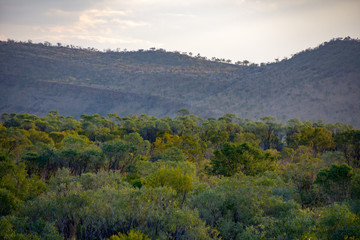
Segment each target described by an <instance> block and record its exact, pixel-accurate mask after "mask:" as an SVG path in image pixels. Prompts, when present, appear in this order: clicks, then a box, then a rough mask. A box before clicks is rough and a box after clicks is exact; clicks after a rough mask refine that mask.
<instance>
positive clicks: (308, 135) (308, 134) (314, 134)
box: [299, 126, 334, 154]
mask: <svg viewBox="0 0 360 240" xmlns="http://www.w3.org/2000/svg"><path fill="white" fill-rule="evenodd" d="M299 134H300V137H299V139H300V140H299V144H300V145H304V146H309V147H311V148H312V149H313V150H314V153H315V154H318V153H322V152H323V151H324V150H326V149H329V148H333V147H334V141H333V139H332V133H331V132H330V131H329V130H327V129H326V128H321V127H310V126H305V127H304V128H303V129H302V130H301V131H300V133H299Z"/></svg>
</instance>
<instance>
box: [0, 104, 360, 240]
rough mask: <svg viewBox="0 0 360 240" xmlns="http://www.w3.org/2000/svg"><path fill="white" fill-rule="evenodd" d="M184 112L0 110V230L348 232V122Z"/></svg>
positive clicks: (248, 235)
mask: <svg viewBox="0 0 360 240" xmlns="http://www.w3.org/2000/svg"><path fill="white" fill-rule="evenodd" d="M180 113H181V114H180ZM184 113H186V112H184V111H181V112H179V116H178V117H175V118H168V117H167V118H162V119H158V118H156V117H151V116H148V115H145V114H142V115H140V116H137V115H133V116H131V117H120V116H118V115H117V114H109V115H108V117H103V116H101V115H98V114H95V115H82V116H81V119H80V120H79V121H78V120H75V119H74V118H72V117H66V118H65V117H63V116H61V115H60V114H59V113H58V112H56V111H52V112H50V113H49V114H48V115H47V116H44V117H38V116H35V115H30V114H19V115H18V114H4V115H3V116H2V117H3V118H2V119H3V123H2V124H1V125H0V136H1V138H0V215H1V219H0V227H1V229H4V230H2V231H0V238H2V239H224V240H225V239H269V240H270V239H284V240H285V239H356V238H359V227H358V226H359V212H360V207H359V202H360V192H359V189H360V187H359V186H360V172H359V168H358V164H357V160H356V159H357V157H356V151H357V150H356V149H357V138H356V136H357V135H356V134H357V131H358V130H356V129H355V130H354V129H352V127H350V126H345V125H341V124H337V125H326V124H324V123H323V122H322V121H316V122H314V123H313V122H310V121H304V122H300V121H299V120H291V121H288V123H286V124H284V123H276V121H275V119H274V118H271V117H265V118H263V119H262V120H261V121H254V122H252V121H250V120H243V119H240V118H237V117H236V116H235V115H234V114H225V115H224V116H223V117H221V118H219V119H207V120H204V119H202V118H200V117H197V116H195V115H191V114H184Z"/></svg>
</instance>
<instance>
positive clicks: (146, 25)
mask: <svg viewBox="0 0 360 240" xmlns="http://www.w3.org/2000/svg"><path fill="white" fill-rule="evenodd" d="M359 9H360V2H359V1H356V0H344V1H336V0H327V1H325V0H319V1H317V2H313V1H310V0H301V1H285V0H256V1H249V0H225V1H219V0H208V1H204V0H192V1H190V0H189V1H165V0H133V1H129V0H121V1H116V0H102V1H94V0H89V1H84V0H72V1H69V0H65V1H61V2H56V1H45V0H34V1H32V2H31V3H29V2H28V1H25V0H12V1H10V0H0V39H1V40H6V39H8V38H9V39H14V40H17V41H26V40H33V41H34V42H44V41H49V42H51V43H53V44H56V43H58V42H60V43H62V44H65V45H66V44H72V45H76V46H81V47H94V48H97V49H99V50H103V49H117V48H120V49H121V50H123V49H128V50H138V49H149V48H151V47H155V48H164V49H166V50H168V51H175V50H177V51H180V52H192V53H193V54H194V55H196V54H198V53H200V55H201V56H206V57H208V58H210V59H211V58H212V57H217V58H225V59H231V60H232V61H233V62H235V61H242V60H249V61H250V62H255V63H260V62H273V61H274V59H275V58H279V59H282V58H283V57H290V56H291V55H292V54H295V53H297V52H299V51H302V50H304V49H307V48H313V47H315V46H317V45H319V44H321V43H323V42H325V41H329V40H330V39H333V38H338V37H347V36H350V37H351V38H359V36H360V28H359V27H358V23H359V22H360V14H359V13H360V11H359Z"/></svg>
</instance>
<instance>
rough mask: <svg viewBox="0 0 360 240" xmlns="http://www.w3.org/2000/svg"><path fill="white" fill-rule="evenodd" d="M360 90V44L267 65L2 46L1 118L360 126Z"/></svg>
mask: <svg viewBox="0 0 360 240" xmlns="http://www.w3.org/2000/svg"><path fill="white" fill-rule="evenodd" d="M234 51H236V49H234ZM239 54H241V53H239ZM359 92H360V41H359V40H356V39H350V38H345V39H334V40H331V41H329V42H327V43H324V44H321V45H319V46H318V47H316V48H314V49H308V50H305V51H302V52H300V53H298V54H295V55H294V56H292V57H291V58H290V59H283V60H281V61H279V60H277V62H274V63H267V64H260V65H257V64H251V63H249V62H248V61H246V60H242V61H238V62H237V64H231V62H230V61H227V60H225V59H218V58H215V57H214V58H212V59H206V58H205V57H202V56H200V55H198V54H190V53H188V54H185V53H180V52H167V51H165V50H163V49H149V50H139V51H131V52H130V51H125V50H119V51H118V50H116V51H110V50H107V51H104V52H101V51H97V50H95V49H91V48H89V49H80V48H76V47H74V46H63V45H61V44H60V43H59V44H58V45H56V46H51V45H50V44H49V43H46V42H45V43H41V44H33V43H31V42H14V41H11V40H9V41H6V42H4V41H3V42H0V102H1V104H0V114H1V113H4V112H16V113H30V114H36V115H38V116H45V115H46V114H47V113H48V112H49V111H50V110H52V109H57V110H58V111H59V112H60V113H61V114H62V115H65V116H74V118H76V119H79V118H80V114H95V113H98V114H100V115H104V116H105V115H106V114H107V113H109V112H116V113H118V114H119V115H122V116H125V115H130V114H138V115H140V114H142V113H145V114H148V115H152V116H157V117H164V116H171V117H175V116H176V110H177V109H181V108H187V109H189V110H190V111H191V112H192V113H194V114H196V115H198V116H201V117H204V118H207V117H213V116H215V117H220V116H222V115H223V114H225V113H228V112H231V113H234V114H236V115H238V116H241V117H247V118H249V119H252V120H259V119H260V117H263V116H275V117H276V118H277V119H282V118H285V119H290V118H299V119H300V120H312V121H315V120H316V119H323V120H324V121H326V122H332V123H336V122H342V123H345V124H352V125H353V126H356V127H360V105H359V104H358V103H359V102H360V94H359Z"/></svg>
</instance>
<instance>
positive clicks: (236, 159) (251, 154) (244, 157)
mask: <svg viewBox="0 0 360 240" xmlns="http://www.w3.org/2000/svg"><path fill="white" fill-rule="evenodd" d="M274 160H275V157H274V156H273V155H272V154H271V153H270V152H262V151H261V149H259V148H258V147H256V146H254V145H251V144H249V143H243V144H240V145H235V144H232V143H225V144H224V145H223V146H222V147H221V149H219V150H216V151H215V152H214V157H213V158H212V159H211V162H210V165H211V169H210V172H211V173H212V174H215V175H223V176H232V175H234V174H236V173H239V172H243V173H245V174H248V175H256V174H258V173H263V172H265V171H266V170H270V169H271V168H272V167H271V163H272V162H273V161H274Z"/></svg>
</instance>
